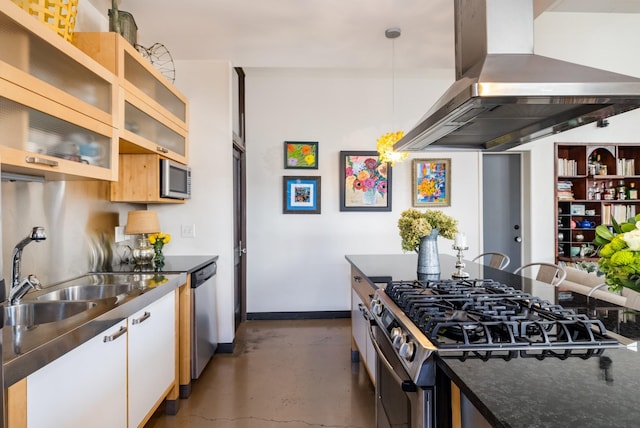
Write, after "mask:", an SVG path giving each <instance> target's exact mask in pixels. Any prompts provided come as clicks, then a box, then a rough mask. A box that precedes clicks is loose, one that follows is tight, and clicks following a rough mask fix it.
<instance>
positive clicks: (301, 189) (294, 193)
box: [282, 176, 320, 214]
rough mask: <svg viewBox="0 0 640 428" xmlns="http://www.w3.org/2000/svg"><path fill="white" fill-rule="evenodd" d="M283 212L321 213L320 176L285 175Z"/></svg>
mask: <svg viewBox="0 0 640 428" xmlns="http://www.w3.org/2000/svg"><path fill="white" fill-rule="evenodd" d="M283 185H284V189H283V207H282V212H283V214H320V177H317V176H314V177H294V176H285V177H283Z"/></svg>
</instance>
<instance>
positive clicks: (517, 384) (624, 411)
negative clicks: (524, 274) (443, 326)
mask: <svg viewBox="0 0 640 428" xmlns="http://www.w3.org/2000/svg"><path fill="white" fill-rule="evenodd" d="M346 258H347V260H348V261H349V262H350V263H351V264H352V265H353V266H354V267H356V269H358V270H359V271H360V272H361V273H362V274H363V275H364V276H369V275H371V276H385V275H386V276H391V277H392V279H393V280H400V279H402V280H413V279H415V278H416V272H415V271H416V264H417V256H416V255H415V254H397V255H369V256H367V255H353V256H352V255H349V256H346ZM454 262H455V259H454V258H453V257H452V256H445V255H442V256H441V267H442V272H443V274H442V275H441V277H442V278H445V277H447V278H448V277H449V274H448V272H453V270H454V269H453V266H454ZM466 263H467V266H466V269H465V270H466V271H467V272H469V273H470V274H471V277H476V278H492V279H495V280H498V281H500V282H503V283H505V284H509V285H511V286H513V287H515V288H521V289H523V290H525V291H527V292H529V293H532V294H534V295H537V296H540V297H543V298H545V299H548V300H552V301H555V290H554V288H553V287H551V286H549V285H548V284H544V283H540V282H538V281H532V280H527V279H521V278H519V277H517V276H514V275H512V274H510V273H508V272H502V271H497V270H495V269H491V268H487V267H483V266H480V265H477V264H475V263H469V262H466ZM445 273H446V274H445ZM560 303H561V304H564V303H565V302H560ZM572 306H574V305H572ZM576 306H579V307H580V308H582V310H581V311H584V312H588V313H590V315H592V316H596V317H598V318H601V319H603V321H604V320H605V318H610V317H611V315H612V313H615V320H616V322H615V323H613V327H610V325H611V324H612V323H611V322H610V321H609V323H608V324H607V323H606V322H605V325H607V328H610V329H612V330H614V331H615V326H616V325H617V326H620V325H621V324H622V325H629V324H632V325H634V326H635V325H637V324H638V323H637V322H636V318H637V319H638V320H640V316H639V315H638V312H636V311H627V310H625V309H624V308H614V307H612V305H610V304H606V307H605V306H604V303H602V306H601V307H598V302H597V301H595V302H590V303H589V304H586V303H585V304H582V305H581V304H580V302H579V301H578V302H576ZM580 308H576V309H580ZM624 331H629V330H623V332H624ZM634 331H635V330H634ZM635 338H637V337H635ZM437 362H438V366H439V367H440V368H441V369H442V371H443V372H444V373H445V374H446V375H447V376H448V377H449V378H451V379H452V380H453V381H454V382H455V383H456V384H457V385H458V387H459V388H460V390H461V391H462V392H463V393H464V394H465V395H466V396H467V398H468V399H469V400H470V401H471V402H472V403H473V404H474V405H475V406H476V407H477V408H478V410H480V412H481V413H482V414H483V416H484V417H485V418H486V419H487V420H488V421H489V422H490V423H491V424H492V425H493V426H496V427H512V428H516V427H522V428H524V427H526V428H541V427H563V428H564V427H583V428H584V427H593V428H596V427H597V428H603V427H633V426H637V425H638V421H639V420H640V399H638V397H636V395H637V394H638V391H640V354H639V353H638V352H634V351H630V350H627V349H607V350H605V351H604V353H603V355H602V357H592V358H588V359H586V360H583V359H581V358H575V357H574V358H568V359H566V360H560V359H557V358H546V359H544V360H537V359H529V358H516V359H512V360H510V361H504V360H501V359H494V360H489V361H482V360H467V361H460V360H457V359H442V358H439V357H438V358H437ZM604 367H607V370H605V369H604Z"/></svg>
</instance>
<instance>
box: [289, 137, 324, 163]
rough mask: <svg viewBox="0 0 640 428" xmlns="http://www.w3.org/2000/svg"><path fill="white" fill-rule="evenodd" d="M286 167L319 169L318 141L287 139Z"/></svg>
mask: <svg viewBox="0 0 640 428" xmlns="http://www.w3.org/2000/svg"><path fill="white" fill-rule="evenodd" d="M284 167H285V169H318V142H317V141H285V142H284Z"/></svg>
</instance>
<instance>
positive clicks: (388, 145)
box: [377, 28, 409, 166]
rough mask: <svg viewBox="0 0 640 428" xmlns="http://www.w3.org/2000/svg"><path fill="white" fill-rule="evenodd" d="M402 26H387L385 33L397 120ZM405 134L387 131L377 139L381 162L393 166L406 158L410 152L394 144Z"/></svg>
mask: <svg viewBox="0 0 640 428" xmlns="http://www.w3.org/2000/svg"><path fill="white" fill-rule="evenodd" d="M400 34H401V30H400V28H387V29H386V30H385V32H384V35H385V37H386V38H387V39H390V40H391V115H392V121H395V114H396V111H395V107H396V66H395V54H396V49H395V47H396V45H395V39H397V38H398V37H400ZM403 136H404V132H403V131H395V132H387V133H386V134H384V135H382V136H381V137H380V138H378V139H377V142H378V145H377V149H378V154H379V155H380V161H381V162H389V164H391V166H393V165H394V164H395V163H396V162H402V161H403V160H405V159H406V158H407V157H408V156H409V153H407V152H396V151H394V150H393V145H394V144H395V143H396V142H397V141H398V140H400V139H401V138H402V137H403Z"/></svg>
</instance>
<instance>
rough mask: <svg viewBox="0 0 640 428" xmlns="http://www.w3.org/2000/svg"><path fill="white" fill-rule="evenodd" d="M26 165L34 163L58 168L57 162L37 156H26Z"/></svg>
mask: <svg viewBox="0 0 640 428" xmlns="http://www.w3.org/2000/svg"><path fill="white" fill-rule="evenodd" d="M24 161H25V162H26V163H35V164H37V165H46V166H58V162H57V161H54V160H49V159H43V158H39V157H37V156H27V157H26V158H24Z"/></svg>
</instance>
